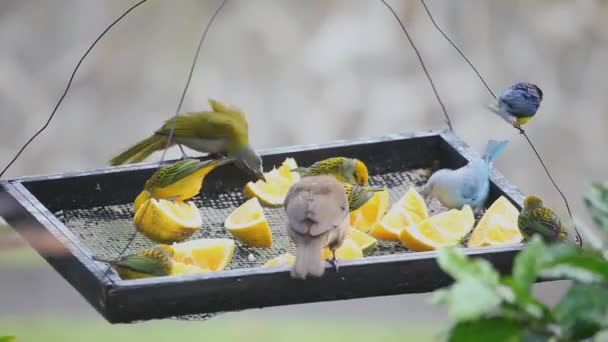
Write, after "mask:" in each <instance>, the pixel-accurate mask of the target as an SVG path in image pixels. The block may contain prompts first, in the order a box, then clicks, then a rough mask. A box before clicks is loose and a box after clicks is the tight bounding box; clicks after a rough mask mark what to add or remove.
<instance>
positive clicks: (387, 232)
mask: <svg viewBox="0 0 608 342" xmlns="http://www.w3.org/2000/svg"><path fill="white" fill-rule="evenodd" d="M423 220H424V219H423V218H422V217H420V216H418V214H415V213H410V212H409V211H407V210H404V209H403V208H400V207H398V206H397V207H394V209H393V208H391V210H389V212H388V213H386V215H384V217H383V218H382V220H380V221H379V222H377V223H376V224H375V225H374V226H373V227H372V230H371V231H370V232H369V235H371V236H373V237H375V238H376V239H378V240H389V241H398V240H399V233H400V232H401V231H402V230H403V229H404V228H405V227H409V226H412V225H416V224H418V223H420V222H422V221H423Z"/></svg>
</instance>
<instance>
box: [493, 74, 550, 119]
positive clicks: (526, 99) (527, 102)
mask: <svg viewBox="0 0 608 342" xmlns="http://www.w3.org/2000/svg"><path fill="white" fill-rule="evenodd" d="M542 100H543V92H542V90H540V88H539V87H538V86H537V85H535V84H532V83H528V82H518V83H516V84H514V85H512V86H511V87H509V88H508V89H507V90H505V91H504V92H503V93H502V94H500V95H499V96H498V99H497V103H495V104H492V105H490V106H489V107H490V110H492V111H493V112H494V113H496V114H498V115H499V116H500V117H502V118H503V119H504V120H505V121H507V122H508V123H510V124H512V125H513V126H514V127H516V128H521V126H522V125H524V124H525V123H527V122H528V121H530V120H531V119H532V118H533V117H534V115H536V112H537V111H538V108H539V107H540V103H541V101H542Z"/></svg>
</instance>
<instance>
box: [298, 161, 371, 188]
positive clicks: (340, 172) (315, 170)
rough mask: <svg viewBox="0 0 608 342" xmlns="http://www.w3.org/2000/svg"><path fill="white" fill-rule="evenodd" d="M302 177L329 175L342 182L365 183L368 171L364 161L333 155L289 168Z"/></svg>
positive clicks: (362, 184)
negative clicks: (332, 156) (307, 164)
mask: <svg viewBox="0 0 608 342" xmlns="http://www.w3.org/2000/svg"><path fill="white" fill-rule="evenodd" d="M291 171H292V172H298V173H299V174H300V175H302V176H303V177H306V176H320V175H330V176H334V177H335V178H336V179H337V180H339V181H340V182H342V183H349V184H353V185H361V186H364V185H367V181H368V178H369V173H368V171H367V166H366V165H365V163H363V162H362V161H360V160H359V159H354V158H345V157H334V158H329V159H325V160H321V161H318V162H316V163H314V164H312V165H311V166H309V167H298V168H296V169H293V170H291Z"/></svg>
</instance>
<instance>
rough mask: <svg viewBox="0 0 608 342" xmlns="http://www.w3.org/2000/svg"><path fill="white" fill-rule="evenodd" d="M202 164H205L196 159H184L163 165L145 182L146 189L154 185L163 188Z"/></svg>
mask: <svg viewBox="0 0 608 342" xmlns="http://www.w3.org/2000/svg"><path fill="white" fill-rule="evenodd" d="M203 165H205V164H204V163H201V162H200V161H198V160H195V159H186V160H180V161H178V162H176V163H174V164H171V165H167V166H163V167H162V168H160V169H159V170H158V171H156V172H155V173H154V174H153V175H152V177H150V179H149V180H148V181H147V182H146V189H148V190H149V189H152V188H154V187H160V188H163V187H165V186H167V185H170V184H173V183H175V182H177V181H178V180H180V179H182V178H184V177H186V176H188V175H190V174H191V173H193V172H194V171H196V170H198V169H199V168H200V167H201V166H203Z"/></svg>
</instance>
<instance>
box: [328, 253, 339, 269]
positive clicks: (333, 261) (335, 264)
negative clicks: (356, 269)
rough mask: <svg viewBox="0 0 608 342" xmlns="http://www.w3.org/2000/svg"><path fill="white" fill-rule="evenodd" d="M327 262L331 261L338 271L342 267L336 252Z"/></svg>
mask: <svg viewBox="0 0 608 342" xmlns="http://www.w3.org/2000/svg"><path fill="white" fill-rule="evenodd" d="M327 262H329V263H330V264H331V265H332V266H333V267H334V269H335V270H336V272H338V270H339V269H340V266H339V265H338V259H336V254H335V252H334V254H333V257H332V258H331V259H327Z"/></svg>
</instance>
